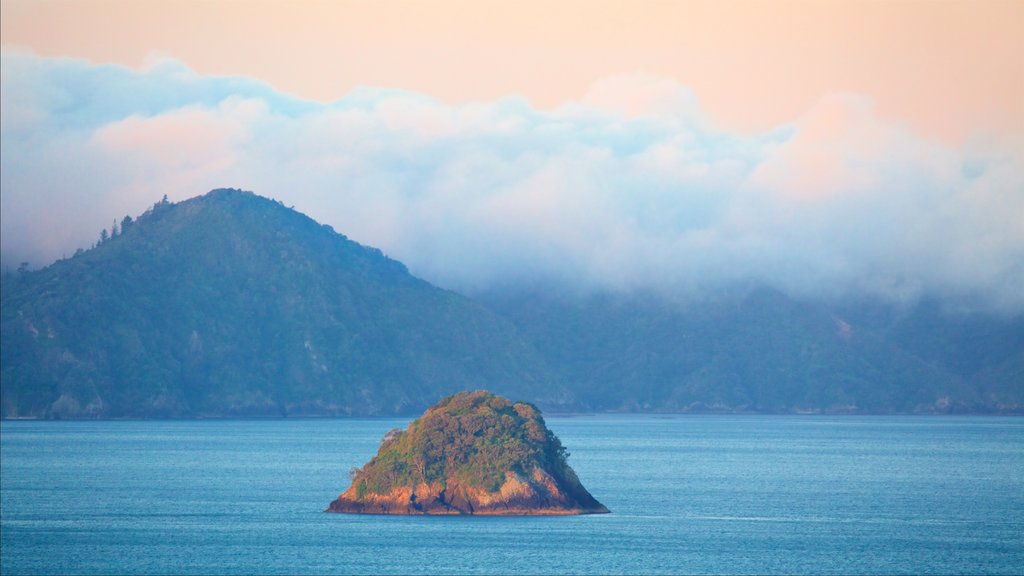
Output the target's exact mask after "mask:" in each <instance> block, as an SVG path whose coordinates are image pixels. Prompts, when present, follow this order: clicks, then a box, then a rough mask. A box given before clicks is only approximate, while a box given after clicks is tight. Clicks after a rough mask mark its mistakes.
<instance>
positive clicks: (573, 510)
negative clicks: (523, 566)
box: [327, 390, 608, 516]
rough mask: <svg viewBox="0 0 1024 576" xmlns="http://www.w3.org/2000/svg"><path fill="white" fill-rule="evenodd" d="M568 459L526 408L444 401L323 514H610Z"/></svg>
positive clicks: (489, 398)
mask: <svg viewBox="0 0 1024 576" xmlns="http://www.w3.org/2000/svg"><path fill="white" fill-rule="evenodd" d="M567 457H568V452H567V451H566V450H565V448H564V447H563V446H562V443H561V441H559V439H558V437H556V436H555V435H554V434H553V433H552V432H551V431H550V430H548V428H547V426H546V425H545V423H544V419H543V418H542V417H541V415H540V411H539V410H538V409H537V408H536V407H534V406H533V405H532V404H528V403H526V402H515V403H513V402H511V401H509V400H507V399H505V398H502V397H500V396H496V395H494V394H491V393H490V392H486V391H482V390H480V391H476V392H460V393H458V394H455V395H453V396H449V397H447V398H445V399H444V400H441V401H440V402H438V403H437V404H436V405H434V406H432V407H431V408H429V409H428V410H427V411H426V413H424V414H423V416H421V417H419V418H417V419H416V420H414V421H413V422H412V423H411V424H409V427H408V428H407V429H406V430H404V431H403V430H392V431H390V432H388V433H387V435H386V436H385V437H384V441H383V442H382V444H381V446H380V449H379V450H378V452H377V455H376V456H374V457H373V458H372V459H371V460H370V461H369V462H367V463H366V465H365V466H363V467H362V468H360V469H353V470H352V473H351V476H352V485H351V486H350V487H349V488H348V489H347V490H345V492H344V493H342V494H341V496H339V497H338V499H337V500H335V501H333V502H331V505H330V507H328V508H327V512H344V513H355V514H479V515H510V516H511V515H567V514H601V513H607V512H608V509H607V508H605V507H604V506H603V505H602V504H601V503H600V502H598V501H597V500H596V499H594V497H593V496H591V495H590V492H588V491H587V489H586V488H584V487H583V485H582V484H581V483H580V481H579V479H578V478H577V477H576V473H575V472H573V470H572V468H570V467H569V464H568V463H567V462H566V458H567Z"/></svg>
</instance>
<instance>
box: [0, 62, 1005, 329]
mask: <svg viewBox="0 0 1024 576" xmlns="http://www.w3.org/2000/svg"><path fill="white" fill-rule="evenodd" d="M2 98H3V101H2V103H3V122H2V143H3V157H2V164H0V177H2V187H3V194H2V223H3V226H2V234H3V238H2V240H3V257H4V262H5V265H7V266H16V265H17V262H16V261H20V260H21V259H29V260H31V261H33V262H34V263H37V264H42V263H46V262H49V261H52V260H53V259H55V258H57V257H60V256H61V255H62V254H64V255H67V254H70V253H72V252H74V250H75V249H76V248H77V247H81V246H87V245H88V244H90V243H91V242H92V241H93V240H94V238H95V236H96V235H97V233H98V231H99V229H100V228H102V227H105V226H108V225H109V222H110V221H111V220H112V219H113V218H114V217H119V216H123V215H124V214H126V213H130V214H133V215H134V214H138V213H140V212H141V211H143V210H144V209H145V208H146V206H148V205H149V204H151V203H152V202H154V201H156V200H157V199H159V198H160V197H161V196H163V195H164V194H167V195H168V197H170V198H171V199H172V200H181V199H184V198H187V197H190V196H194V195H197V194H201V193H204V192H205V191H207V190H209V189H211V188H214V187H220V186H232V187H241V188H246V189H250V190H253V191H255V192H257V193H259V194H263V195H266V196H271V197H274V198H277V199H280V200H282V201H283V202H285V203H286V204H293V205H295V206H296V208H298V209H299V210H301V211H303V212H306V213H307V214H309V215H310V216H312V217H314V218H316V219H317V220H320V221H322V222H325V223H328V224H331V225H332V226H334V227H335V228H336V229H338V230H340V231H343V232H344V233H346V234H347V235H349V236H351V237H352V238H354V239H356V240H358V241H360V242H363V243H365V244H370V245H374V246H378V247H380V248H382V249H383V250H384V251H385V252H387V253H388V254H390V255H392V256H393V257H395V258H398V259H400V260H402V261H404V262H405V263H406V264H407V265H409V267H410V268H411V269H412V271H413V272H414V273H417V274H419V275H421V276H423V277H425V278H427V279H428V280H431V281H433V282H435V283H438V284H441V285H444V286H448V287H452V288H455V289H462V290H468V291H473V290H478V289H484V288H487V287H491V286H496V285H503V284H516V283H523V282H533V281H541V282H543V281H556V282H560V283H568V284H570V285H573V286H579V287H582V288H609V289H619V290H629V289H634V288H648V289H656V290H663V291H666V292H669V293H675V294H682V295H685V294H691V293H693V292H694V291H700V290H708V289H717V288H721V287H723V286H727V285H729V284H731V283H734V282H749V281H757V282H765V283H768V284H770V285H773V286H775V287H777V288H780V289H782V290H785V291H787V292H790V293H795V294H801V295H825V296H831V295H841V294H845V293H857V292H865V291H866V292H870V293H874V294H880V295H883V296H886V297H889V298H893V299H912V298H916V297H917V296H919V295H921V294H922V293H931V294H935V295H940V296H948V297H955V298H968V299H972V300H973V301H974V302H979V303H984V304H985V305H987V306H991V307H993V308H1000V309H1007V310H1013V311H1022V310H1024V293H1022V292H1024V291H1021V290H1020V289H1019V287H1020V286H1024V226H1022V225H1021V222H1024V153H1022V149H1021V147H1020V146H1016V147H1008V146H1003V147H1002V148H995V147H990V148H989V149H986V150H982V149H980V148H979V149H970V150H968V149H965V150H955V149H951V148H948V147H944V146H942V145H939V144H936V143H933V142H928V141H925V140H923V139H921V138H919V137H917V136H916V135H914V134H913V133H911V132H909V131H908V130H907V129H905V128H904V127H902V126H900V125H897V124H894V123H891V122H888V121H886V120H884V119H882V118H880V117H879V116H877V115H876V114H875V113H874V111H873V109H872V107H871V103H870V101H868V100H867V99H865V98H863V97H860V96H856V95H849V94H835V95H826V96H824V97H823V98H822V100H821V101H820V102H819V103H818V104H817V105H816V106H815V107H814V108H812V109H811V110H808V111H807V113H806V114H804V115H803V116H802V117H800V118H796V119H794V121H793V122H792V123H791V124H788V125H785V126H781V127H779V128H778V129H777V130H774V131H772V132H770V133H767V134H762V135H754V136H737V135H734V134H728V133H720V132H716V131H715V130H713V129H712V128H710V123H708V122H706V121H705V120H704V118H703V116H702V115H701V113H700V110H699V108H698V107H697V105H696V102H695V100H694V99H693V97H692V95H691V94H690V93H689V92H688V91H687V90H686V89H685V88H684V87H682V86H680V85H678V84H677V83H675V82H673V81H671V80H667V79H659V78H649V77H640V76H631V77H617V78H609V79H605V80H603V81H601V82H599V83H597V84H596V85H595V86H594V89H593V91H592V92H591V93H589V94H587V95H585V96H584V97H583V98H582V99H581V100H580V101H579V102H577V103H574V104H569V105H566V106H563V107H561V108H559V109H557V110H555V111H551V112H543V111H538V110H536V109H533V108H531V107H530V106H529V104H528V103H526V102H525V101H523V100H520V99H515V98H509V99H504V100H500V101H496V102H478V103H473V104H468V105H464V106H449V105H445V104H443V103H440V102H437V101H435V100H433V99H430V98H428V97H426V96H423V95H418V94H409V93H404V92H400V91H386V90H373V89H361V90H357V91H355V92H353V93H352V94H350V95H348V96H346V97H345V98H343V99H341V100H339V101H338V102H335V103H333V104H330V105H320V104H315V103H309V102H304V101H301V100H297V99H294V98H291V97H289V96H287V95H284V94H280V93H277V92H274V91H273V90H272V89H270V88H269V87H267V86H266V85H263V84H260V83H258V82H254V81H250V80H245V79H239V78H218V77H202V76H198V75H196V74H194V73H192V72H191V71H189V70H188V69H187V68H184V67H182V66H181V65H180V64H178V63H175V62H173V61H171V62H168V61H161V62H159V63H157V64H154V65H152V66H150V67H148V68H146V69H145V70H143V71H133V70H129V69H125V68H118V67H112V66H93V65H90V64H87V63H84V62H79V61H73V60H58V59H47V58H41V57H36V56H32V55H27V54H10V53H5V54H4V55H3V92H2Z"/></svg>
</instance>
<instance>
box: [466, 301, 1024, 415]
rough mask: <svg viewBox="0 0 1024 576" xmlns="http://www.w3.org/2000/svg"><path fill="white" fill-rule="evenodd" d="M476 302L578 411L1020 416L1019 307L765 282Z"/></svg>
mask: <svg viewBox="0 0 1024 576" xmlns="http://www.w3.org/2000/svg"><path fill="white" fill-rule="evenodd" d="M480 299H481V301H483V302H485V303H487V304H488V305H489V306H490V307H491V308H492V309H493V310H495V311H496V312H498V313H499V314H502V315H504V316H505V317H507V318H509V319H510V320H512V321H513V322H514V323H515V324H516V326H517V327H518V328H519V329H520V331H521V333H522V334H523V336H524V337H525V338H527V339H528V340H529V341H531V342H532V343H533V344H534V346H535V347H536V349H537V350H539V351H540V352H541V354H542V355H543V356H544V358H545V359H546V361H547V364H548V365H549V366H551V368H552V370H553V371H554V378H555V379H556V380H557V381H559V382H562V383H564V384H565V385H566V386H568V387H569V388H570V389H572V390H575V391H576V398H577V399H578V400H579V402H580V404H581V406H580V409H583V410H638V411H752V412H769V413H778V412H782V413H786V412H834V413H966V412H973V413H985V412H996V413H1021V412H1024V317H1021V316H1019V315H1018V316H1000V315H995V314H987V313H982V312H965V311H955V310H949V309H945V308H944V307H943V306H940V305H939V304H938V303H936V302H932V301H923V302H920V303H918V304H916V305H914V306H911V307H905V308H899V307H895V306H891V305H885V304H882V303H879V302H877V301H867V300H865V301H858V302H853V301H845V302H833V303H824V302H810V301H800V300H795V299H793V298H790V297H787V296H785V295H784V294H781V293H779V292H777V291H773V290H770V289H764V288H760V289H750V290H736V291H734V292H731V293H721V294H717V295H713V296H712V295H709V296H707V297H706V298H704V299H702V300H691V301H682V302H670V301H668V300H667V299H665V298H664V297H661V296H657V295H646V296H645V295H639V294H589V295H577V294H574V295H560V294H559V293H557V292H554V291H550V290H540V291H505V292H501V293H492V294H489V295H486V296H481V297H480ZM583 391H587V392H586V393H583Z"/></svg>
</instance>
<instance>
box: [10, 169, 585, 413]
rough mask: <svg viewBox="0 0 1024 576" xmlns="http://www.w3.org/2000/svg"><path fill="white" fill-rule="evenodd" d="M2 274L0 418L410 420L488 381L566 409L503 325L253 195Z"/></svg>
mask: <svg viewBox="0 0 1024 576" xmlns="http://www.w3.org/2000/svg"><path fill="white" fill-rule="evenodd" d="M122 228H123V229H122V230H121V231H120V233H119V234H117V235H116V236H114V237H112V238H109V239H107V240H105V241H104V242H101V243H100V245H98V246H96V247H95V248H94V249H91V250H87V251H85V252H81V253H79V254H77V255H76V256H75V257H73V258H70V259H66V260H62V261H59V262H56V263H55V264H53V265H51V266H48V267H46V268H44V269H42V270H39V271H35V272H26V273H22V274H20V275H18V276H16V277H8V278H6V279H5V280H4V282H3V291H2V292H3V296H2V378H3V388H2V414H3V416H4V417H40V418H110V417H197V416H333V415H374V414H396V413H408V412H418V411H420V410H422V409H423V408H424V407H426V406H428V405H429V404H431V403H433V402H434V401H436V400H437V398H439V397H441V396H443V395H445V394H450V393H452V392H455V391H457V390H460V389H465V388H475V387H479V386H480V385H481V384H483V383H486V385H487V386H490V387H492V388H494V389H495V390H498V391H501V392H503V393H509V394H515V395H517V396H523V397H529V398H532V399H535V400H538V401H542V402H543V401H550V404H551V405H558V404H559V403H562V402H565V401H567V399H568V395H567V393H566V392H565V390H564V389H562V388H559V387H558V386H556V385H554V384H553V383H552V382H550V381H548V380H547V377H546V369H545V367H544V362H543V360H542V359H541V358H540V357H539V356H538V355H537V354H536V352H535V351H534V350H533V349H532V347H531V346H530V345H529V344H527V343H526V342H525V341H524V340H522V339H521V338H520V337H519V336H518V333H517V331H516V329H515V328H514V327H513V326H512V325H511V324H510V323H509V322H507V321H506V320H504V319H502V318H500V317H499V316H497V315H495V314H494V313H492V312H490V311H488V310H487V309H485V308H484V307H482V306H480V305H478V304H476V303H474V302H472V301H470V300H468V299H466V298H464V297H462V296H459V295H458V294H455V293H452V292H449V291H446V290H442V289H439V288H436V287H434V286H431V285H430V284H428V283H427V282H424V281H422V280H420V279H418V278H415V277H413V276H412V275H410V274H409V273H408V271H407V270H406V268H405V266H403V265H402V264H401V263H399V262H396V261H395V260H391V259H389V258H387V257H385V256H384V255H383V254H382V253H381V252H380V251H379V250H376V249H373V248H368V247H365V246H361V245H359V244H357V243H355V242H352V241H351V240H349V239H347V238H346V237H345V236H343V235H341V234H338V233H335V232H334V231H333V230H332V229H331V228H330V227H329V226H321V225H320V224H318V223H316V222H315V221H313V220H312V219H310V218H309V217H307V216H305V215H303V214H300V213H299V212H296V211H294V210H292V209H289V208H286V207H284V206H283V205H282V204H280V203H279V202H275V201H272V200H270V199H267V198H263V197H261V196H257V195H255V194H253V193H251V192H243V191H241V190H233V189H218V190H213V191H211V192H210V193H208V194H206V195H203V196H199V197H196V198H192V199H190V200H186V201H183V202H179V203H169V202H166V200H164V201H162V202H158V203H157V204H156V205H154V206H153V207H152V208H151V209H150V210H148V211H147V212H146V213H145V214H143V215H141V216H140V217H139V218H138V219H136V220H134V221H129V220H128V219H126V220H125V221H124V223H123V226H122Z"/></svg>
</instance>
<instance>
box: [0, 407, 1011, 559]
mask: <svg viewBox="0 0 1024 576" xmlns="http://www.w3.org/2000/svg"><path fill="white" fill-rule="evenodd" d="M547 422H548V425H549V427H550V428H551V429H552V430H553V431H554V432H555V433H556V434H557V435H558V436H559V437H560V438H561V440H562V442H563V443H564V444H565V445H566V447H567V448H568V449H569V451H570V452H571V456H570V458H569V463H570V464H571V465H572V467H573V468H574V469H575V470H576V472H577V474H578V476H579V477H580V479H581V480H582V482H583V484H584V485H585V486H586V487H587V488H588V489H589V490H590V492H591V493H592V494H593V495H594V496H595V497H596V498H597V499H598V500H600V501H601V502H602V503H604V504H605V505H606V506H607V507H608V508H609V509H611V513H610V514H603V515H588V516H561V517H472V516H460V517H438V516H365V515H345V514H328V513H325V512H324V509H326V508H327V505H328V504H329V503H330V501H331V500H333V499H334V498H336V497H337V495H338V494H339V493H340V492H342V491H343V490H344V489H345V488H346V487H347V486H348V483H349V480H348V471H349V469H350V468H352V467H354V466H361V465H362V464H363V463H364V462H366V461H367V460H368V459H369V458H370V457H371V456H373V455H374V454H375V453H376V450H377V447H378V445H379V442H380V440H381V438H382V437H383V436H384V434H385V433H386V432H387V431H388V430H390V429H391V428H395V427H404V426H405V425H406V424H407V423H408V420H406V419H281V420H191V421H90V422H82V421H77V422H69V421H3V422H0V572H2V573H3V574H5V575H13V574H907V573H909V574H1020V573H1022V572H1024V418H1013V417H1007V418H1002V417H975V416H941V417H929V416H891V417H890V416H875V417H861V416H837V417H832V416H757V415H736V416H733V415H729V416H725V415H667V416H660V415H588V416H565V417H560V416H552V417H549V418H547Z"/></svg>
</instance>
